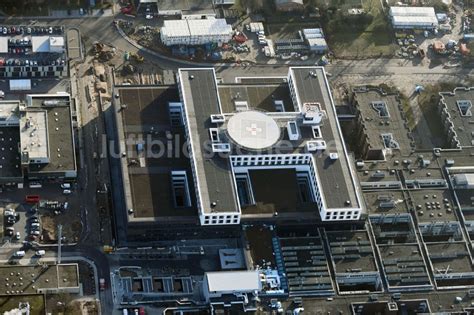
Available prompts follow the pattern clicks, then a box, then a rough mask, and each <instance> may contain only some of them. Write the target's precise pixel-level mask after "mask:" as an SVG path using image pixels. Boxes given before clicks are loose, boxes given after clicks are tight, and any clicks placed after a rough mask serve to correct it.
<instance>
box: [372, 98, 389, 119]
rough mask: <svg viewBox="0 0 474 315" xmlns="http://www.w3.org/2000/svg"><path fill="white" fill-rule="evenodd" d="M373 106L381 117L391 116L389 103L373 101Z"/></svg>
mask: <svg viewBox="0 0 474 315" xmlns="http://www.w3.org/2000/svg"><path fill="white" fill-rule="evenodd" d="M372 108H373V109H374V110H375V111H376V112H377V113H378V114H379V117H390V114H389V112H388V108H387V104H385V102H384V101H375V102H372Z"/></svg>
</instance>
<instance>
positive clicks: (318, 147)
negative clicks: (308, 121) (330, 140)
mask: <svg viewBox="0 0 474 315" xmlns="http://www.w3.org/2000/svg"><path fill="white" fill-rule="evenodd" d="M323 150H326V141H324V140H312V141H308V142H306V151H308V152H316V151H323Z"/></svg>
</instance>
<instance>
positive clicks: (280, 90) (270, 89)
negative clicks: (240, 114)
mask: <svg viewBox="0 0 474 315" xmlns="http://www.w3.org/2000/svg"><path fill="white" fill-rule="evenodd" d="M218 90H219V98H220V101H221V106H222V112H223V113H233V112H235V111H237V110H238V108H236V107H238V106H236V102H246V103H247V106H248V108H249V109H257V110H261V111H266V112H275V111H276V107H275V101H277V102H278V101H281V102H282V103H283V107H284V111H285V112H294V111H295V108H294V107H293V101H292V100H291V95H290V90H289V89H288V84H284V83H280V84H275V83H273V84H267V83H265V84H259V83H257V84H253V85H252V84H219V87H218ZM237 104H239V103H237Z"/></svg>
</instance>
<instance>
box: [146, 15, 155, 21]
mask: <svg viewBox="0 0 474 315" xmlns="http://www.w3.org/2000/svg"><path fill="white" fill-rule="evenodd" d="M145 19H147V20H151V19H153V15H151V14H147V15H145Z"/></svg>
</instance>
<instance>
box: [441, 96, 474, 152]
mask: <svg viewBox="0 0 474 315" xmlns="http://www.w3.org/2000/svg"><path fill="white" fill-rule="evenodd" d="M440 96H441V99H440V102H439V111H440V114H441V121H442V122H443V127H444V130H445V133H446V138H447V141H448V145H449V147H451V148H456V149H461V148H465V147H474V124H473V123H472V121H473V118H472V117H473V116H472V113H473V111H474V108H473V107H472V102H473V100H474V88H455V89H454V91H453V92H442V93H440Z"/></svg>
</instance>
